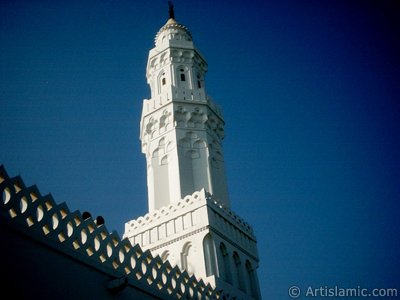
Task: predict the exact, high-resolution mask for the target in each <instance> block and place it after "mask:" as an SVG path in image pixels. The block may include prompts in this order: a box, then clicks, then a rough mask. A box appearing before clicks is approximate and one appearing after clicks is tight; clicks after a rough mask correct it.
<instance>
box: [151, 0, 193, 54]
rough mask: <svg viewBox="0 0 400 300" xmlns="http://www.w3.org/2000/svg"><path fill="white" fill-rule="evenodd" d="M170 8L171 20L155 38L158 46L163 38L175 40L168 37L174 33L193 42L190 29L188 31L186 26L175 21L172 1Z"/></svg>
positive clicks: (169, 4) (169, 3) (169, 2)
mask: <svg viewBox="0 0 400 300" xmlns="http://www.w3.org/2000/svg"><path fill="white" fill-rule="evenodd" d="M168 7H169V10H168V15H169V19H168V21H167V23H165V25H164V26H163V27H161V28H160V30H159V31H158V33H157V34H156V37H155V44H156V46H157V45H158V44H159V43H160V42H161V40H162V37H165V36H167V38H168V39H173V37H171V36H170V35H168V33H174V34H176V33H179V34H181V35H182V36H183V37H184V39H186V40H188V41H191V40H192V34H191V33H190V31H189V29H187V27H186V26H183V25H182V24H179V23H178V22H177V21H176V20H175V12H174V6H173V5H172V2H171V1H168Z"/></svg>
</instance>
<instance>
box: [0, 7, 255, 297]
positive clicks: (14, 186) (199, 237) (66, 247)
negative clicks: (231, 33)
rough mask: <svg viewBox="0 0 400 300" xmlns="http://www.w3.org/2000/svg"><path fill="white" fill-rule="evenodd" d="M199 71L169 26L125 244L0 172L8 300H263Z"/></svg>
mask: <svg viewBox="0 0 400 300" xmlns="http://www.w3.org/2000/svg"><path fill="white" fill-rule="evenodd" d="M206 71H207V62H206V60H205V58H204V56H203V55H202V54H201V53H200V51H199V50H198V49H197V48H196V46H195V45H194V42H193V37H192V35H191V33H190V31H189V30H188V28H186V27H185V26H183V25H182V24H180V23H178V22H177V21H176V19H175V14H174V10H173V6H172V4H171V3H170V9H169V18H168V21H167V22H166V24H165V25H164V26H162V27H161V28H160V30H159V31H158V33H157V35H156V37H155V46H154V48H153V49H151V50H150V52H149V57H148V61H147V69H146V77H147V82H148V84H149V86H150V90H151V97H150V99H145V100H143V108H142V117H141V121H140V140H141V146H142V152H143V153H144V154H145V156H146V166H147V187H148V207H149V212H148V213H147V214H146V215H144V216H141V217H139V218H137V219H135V220H131V221H129V222H127V223H126V224H125V232H124V234H123V237H122V239H121V238H120V237H119V236H118V234H117V233H116V232H112V233H110V232H108V231H107V229H106V227H105V225H104V220H102V218H101V217H97V218H93V217H92V216H91V215H90V214H89V213H87V212H85V213H81V212H80V211H75V212H70V211H69V209H68V206H67V205H66V204H65V203H61V204H57V203H56V202H55V201H54V199H53V198H52V197H51V196H50V195H45V196H42V195H41V194H40V191H39V189H38V188H37V187H36V186H31V187H26V186H25V185H24V183H23V180H22V178H20V177H19V176H17V177H10V176H9V175H8V174H7V171H6V169H5V167H4V166H2V167H0V191H1V194H2V200H1V201H0V239H1V244H2V246H1V247H0V249H1V250H0V253H1V255H2V257H3V266H2V268H1V271H0V273H1V277H2V278H3V279H2V280H1V281H0V282H1V283H0V286H1V288H2V291H3V293H4V294H9V295H10V294H11V295H12V297H11V298H12V299H72V298H73V299H114V298H115V299H243V300H247V299H249V300H250V299H261V295H260V289H259V284H258V278H257V268H258V264H259V258H258V253H257V241H256V237H255V236H254V233H253V230H252V228H251V226H250V225H249V224H248V223H246V222H245V221H244V220H243V219H242V218H241V217H239V216H238V215H237V214H235V213H234V212H232V211H231V209H230V201H229V195H228V189H227V183H226V176H225V168H224V158H223V150H222V149H223V147H222V141H223V138H224V120H223V117H222V113H221V110H220V108H219V107H218V106H217V105H216V104H215V103H214V101H213V100H212V99H211V98H210V97H209V96H208V95H207V93H206V85H205V74H206Z"/></svg>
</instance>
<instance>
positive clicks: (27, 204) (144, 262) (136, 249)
mask: <svg viewBox="0 0 400 300" xmlns="http://www.w3.org/2000/svg"><path fill="white" fill-rule="evenodd" d="M0 193H1V195H2V199H1V201H0V217H1V222H0V225H1V226H4V225H3V224H5V225H7V226H10V227H12V228H14V229H16V230H18V231H21V232H23V233H26V234H28V235H29V236H30V237H32V238H34V239H36V240H38V241H39V242H43V243H45V244H47V245H48V246H50V247H52V248H53V249H57V250H58V251H62V252H64V253H66V254H67V255H71V256H73V257H74V258H76V259H78V260H80V261H82V262H84V263H87V264H90V265H92V266H94V267H95V268H96V269H98V270H101V271H103V272H107V273H108V274H110V275H111V276H113V277H114V278H124V280H125V281H126V282H127V283H128V285H132V286H137V285H140V286H145V287H147V288H148V290H149V292H152V293H154V294H155V295H158V296H160V297H161V298H164V299H181V298H183V299H193V298H196V297H197V299H233V298H232V297H231V296H229V295H227V294H225V293H223V292H221V291H216V290H215V289H213V288H212V287H211V286H210V285H209V284H207V285H206V284H205V283H204V282H203V281H202V280H200V281H199V280H197V279H196V278H195V277H194V276H189V275H188V273H187V272H182V271H181V270H180V269H179V268H178V267H172V266H171V264H170V263H169V262H168V261H165V262H163V261H162V260H161V258H160V257H159V256H156V257H153V256H152V254H151V253H150V251H145V252H143V251H142V249H141V248H140V246H139V245H134V246H133V245H132V244H131V243H130V242H129V241H128V239H123V240H121V239H120V237H119V236H118V234H117V233H116V232H115V231H114V232H112V233H109V232H108V231H107V228H106V227H105V225H104V224H103V222H101V219H99V218H98V219H96V220H94V219H93V218H92V217H91V216H90V215H89V214H87V213H86V214H85V213H84V214H81V213H80V212H79V211H75V212H70V211H69V209H68V206H67V205H66V204H65V203H61V204H57V203H55V201H54V200H53V198H52V196H51V195H46V196H42V195H41V194H40V192H39V190H38V188H37V187H36V186H31V187H25V185H24V183H23V181H22V179H21V178H20V177H19V176H17V177H13V178H9V176H8V174H7V172H6V170H5V168H4V167H3V166H0ZM197 198H199V196H197ZM185 199H186V198H185ZM185 199H184V200H183V201H184V202H185V203H186V201H188V202H191V201H193V203H194V202H195V201H196V197H195V196H191V198H190V197H189V198H188V199H186V200H185ZM181 205H182V203H181ZM164 212H165V211H164ZM160 213H161V212H160ZM156 217H157V214H156V215H154V214H152V216H151V217H150V216H149V218H148V219H147V220H146V217H145V218H144V220H143V221H140V222H139V221H137V223H138V224H141V223H142V222H145V221H146V222H149V220H150V219H151V218H153V219H154V218H156ZM109 288H112V287H110V286H109Z"/></svg>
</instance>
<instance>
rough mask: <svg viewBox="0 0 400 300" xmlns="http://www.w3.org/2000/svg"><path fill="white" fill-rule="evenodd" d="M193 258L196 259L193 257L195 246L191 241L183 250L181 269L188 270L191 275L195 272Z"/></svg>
mask: <svg viewBox="0 0 400 300" xmlns="http://www.w3.org/2000/svg"><path fill="white" fill-rule="evenodd" d="M192 259H195V257H193V246H192V243H191V242H187V243H186V244H185V245H184V246H183V248H182V252H181V269H182V270H186V271H187V272H188V273H189V274H190V275H192V274H193V273H194V266H193V262H192Z"/></svg>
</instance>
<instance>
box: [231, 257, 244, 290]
mask: <svg viewBox="0 0 400 300" xmlns="http://www.w3.org/2000/svg"><path fill="white" fill-rule="evenodd" d="M233 263H234V266H235V275H236V282H237V287H238V288H239V289H240V290H242V291H245V282H244V280H243V272H242V262H241V261H240V257H239V255H238V254H237V252H233Z"/></svg>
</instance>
